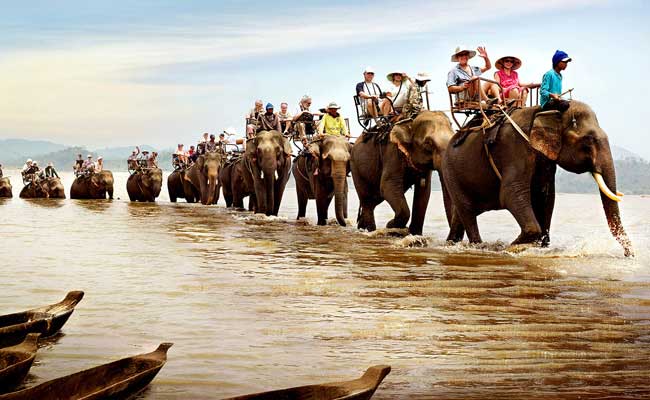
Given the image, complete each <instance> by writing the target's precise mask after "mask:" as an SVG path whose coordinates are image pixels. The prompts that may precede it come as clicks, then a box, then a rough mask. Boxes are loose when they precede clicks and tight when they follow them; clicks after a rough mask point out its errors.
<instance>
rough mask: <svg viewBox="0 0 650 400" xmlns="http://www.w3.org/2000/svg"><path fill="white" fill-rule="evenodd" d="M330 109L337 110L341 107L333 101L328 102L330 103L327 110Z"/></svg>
mask: <svg viewBox="0 0 650 400" xmlns="http://www.w3.org/2000/svg"><path fill="white" fill-rule="evenodd" d="M331 108H334V109H336V110H338V109H340V108H341V106H339V105H338V104H336V102H335V101H332V102H330V103H329V104H328V105H327V109H328V110H329V109H331Z"/></svg>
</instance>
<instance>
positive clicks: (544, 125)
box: [530, 110, 562, 160]
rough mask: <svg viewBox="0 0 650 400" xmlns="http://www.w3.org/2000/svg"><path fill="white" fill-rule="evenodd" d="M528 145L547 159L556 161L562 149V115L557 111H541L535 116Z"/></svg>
mask: <svg viewBox="0 0 650 400" xmlns="http://www.w3.org/2000/svg"><path fill="white" fill-rule="evenodd" d="M530 145H531V146H532V148H533V149H535V150H537V151H539V152H540V153H542V154H544V155H545V156H546V157H548V158H549V159H551V160H557V157H558V155H559V154H560V148H561V147H562V114H561V113H560V112H559V111H556V110H552V111H543V112H540V113H537V114H536V115H535V120H534V121H533V127H532V128H531V130H530Z"/></svg>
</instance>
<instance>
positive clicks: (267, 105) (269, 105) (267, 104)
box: [266, 103, 275, 110]
mask: <svg viewBox="0 0 650 400" xmlns="http://www.w3.org/2000/svg"><path fill="white" fill-rule="evenodd" d="M269 108H275V107H273V104H271V103H266V109H267V110H268V109H269Z"/></svg>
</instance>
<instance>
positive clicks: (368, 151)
mask: <svg viewBox="0 0 650 400" xmlns="http://www.w3.org/2000/svg"><path fill="white" fill-rule="evenodd" d="M453 134H454V132H453V130H452V129H451V123H450V121H449V118H448V117H447V116H446V115H445V114H444V113H443V112H442V111H422V112H421V113H420V114H418V116H417V117H416V118H415V119H413V120H404V121H402V122H400V123H397V124H396V125H395V126H394V127H393V129H392V130H391V132H390V136H389V137H390V140H389V141H387V142H385V141H382V140H381V139H379V138H374V137H372V133H369V132H365V133H364V134H363V136H362V137H361V138H359V139H357V141H356V142H355V144H354V146H352V152H351V155H352V158H351V167H352V178H353V180H354V186H355V189H356V191H357V195H358V196H359V202H360V205H359V216H358V220H357V225H358V228H359V229H367V230H369V231H374V230H375V229H376V224H375V215H374V210H375V207H377V205H379V204H380V203H381V202H382V201H384V200H386V201H387V202H388V204H390V206H391V208H392V209H393V211H394V212H395V216H394V217H393V219H392V220H390V221H389V222H388V224H387V225H386V227H387V228H405V227H406V224H407V223H408V221H409V214H410V211H409V206H408V204H407V202H406V197H405V196H404V193H405V192H406V191H407V190H408V189H409V188H410V187H411V186H414V185H415V190H414V193H413V212H412V215H411V224H410V226H409V232H410V233H411V234H413V235H421V234H422V228H423V225H424V217H425V213H426V210H427V205H428V204H429V197H430V194H431V171H432V170H437V171H438V174H439V175H440V182H441V183H442V191H443V200H444V207H445V211H446V214H447V218H448V220H451V203H450V200H449V196H448V194H447V190H446V188H445V185H444V182H443V180H442V173H441V169H442V157H443V154H444V152H445V150H446V149H447V144H448V143H449V140H450V139H451V137H452V136H453Z"/></svg>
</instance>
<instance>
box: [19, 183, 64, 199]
mask: <svg viewBox="0 0 650 400" xmlns="http://www.w3.org/2000/svg"><path fill="white" fill-rule="evenodd" d="M19 196H20V198H23V199H65V189H64V187H63V184H62V183H61V179H59V178H41V179H36V180H34V181H32V182H30V183H28V184H27V185H25V186H24V187H23V189H22V190H21V191H20V195H19Z"/></svg>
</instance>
